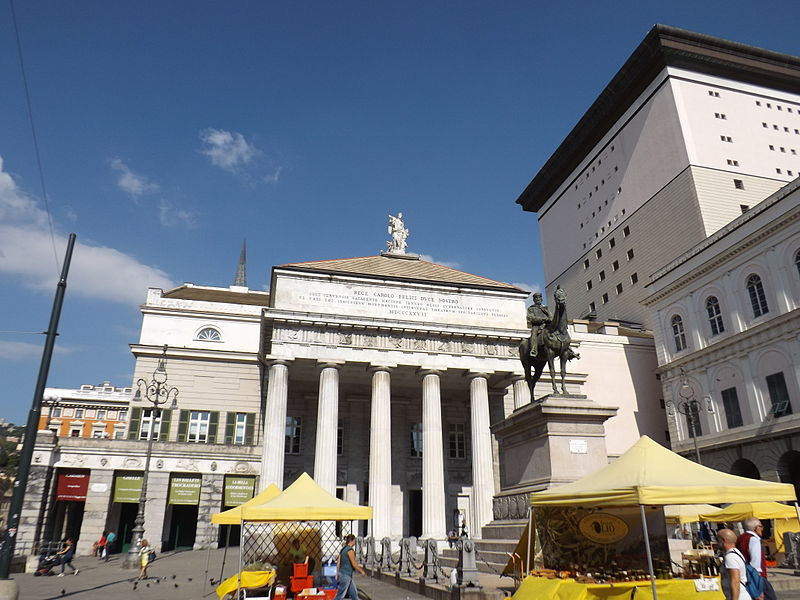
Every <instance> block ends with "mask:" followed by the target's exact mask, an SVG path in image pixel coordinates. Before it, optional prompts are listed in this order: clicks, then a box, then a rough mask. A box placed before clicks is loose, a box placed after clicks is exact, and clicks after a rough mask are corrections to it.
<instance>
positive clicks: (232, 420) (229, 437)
mask: <svg viewBox="0 0 800 600" xmlns="http://www.w3.org/2000/svg"><path fill="white" fill-rule="evenodd" d="M235 428H236V413H235V412H229V413H225V443H226V444H232V443H233V434H234V430H235Z"/></svg>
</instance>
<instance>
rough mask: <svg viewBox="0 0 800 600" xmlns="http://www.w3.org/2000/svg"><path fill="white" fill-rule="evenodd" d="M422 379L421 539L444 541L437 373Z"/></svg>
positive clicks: (425, 374)
mask: <svg viewBox="0 0 800 600" xmlns="http://www.w3.org/2000/svg"><path fill="white" fill-rule="evenodd" d="M420 374H422V375H423V378H422V537H423V539H429V538H437V539H443V538H444V537H445V533H446V532H447V521H446V515H445V489H444V444H443V441H442V397H441V392H440V382H439V371H436V370H433V369H430V370H420Z"/></svg>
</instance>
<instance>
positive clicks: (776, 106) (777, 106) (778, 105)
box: [775, 104, 783, 110]
mask: <svg viewBox="0 0 800 600" xmlns="http://www.w3.org/2000/svg"><path fill="white" fill-rule="evenodd" d="M775 108H777V109H778V110H783V109H782V108H781V105H780V104H776V105H775Z"/></svg>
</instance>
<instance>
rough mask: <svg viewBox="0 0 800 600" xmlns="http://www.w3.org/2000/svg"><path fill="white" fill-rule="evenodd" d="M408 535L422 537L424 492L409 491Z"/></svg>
mask: <svg viewBox="0 0 800 600" xmlns="http://www.w3.org/2000/svg"><path fill="white" fill-rule="evenodd" d="M408 535H413V536H416V537H419V536H421V535H422V490H409V491H408Z"/></svg>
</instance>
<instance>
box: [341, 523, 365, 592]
mask: <svg viewBox="0 0 800 600" xmlns="http://www.w3.org/2000/svg"><path fill="white" fill-rule="evenodd" d="M344 543H345V544H344V548H342V550H341V552H339V558H338V560H337V561H336V578H337V579H338V581H339V587H338V588H337V590H336V596H335V597H334V600H342V599H343V598H344V597H345V595H347V596H349V597H350V598H351V600H358V589H357V588H356V583H355V581H353V571H358V572H359V573H361V574H362V575H366V574H367V572H366V571H364V568H363V567H362V566H361V565H360V564H358V561H357V560H356V552H355V550H354V547H355V545H356V536H354V535H353V534H352V533H351V534H349V535H348V536H347V537H346V538H344Z"/></svg>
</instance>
